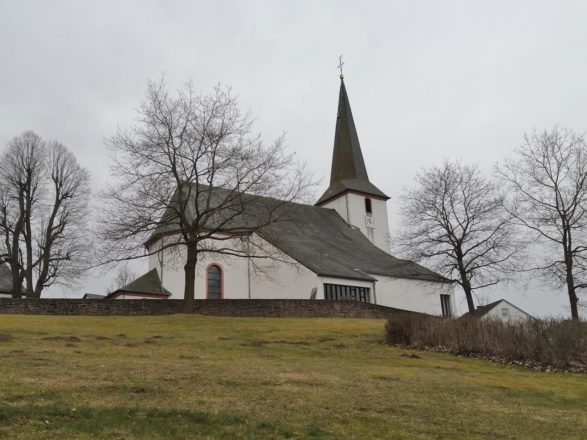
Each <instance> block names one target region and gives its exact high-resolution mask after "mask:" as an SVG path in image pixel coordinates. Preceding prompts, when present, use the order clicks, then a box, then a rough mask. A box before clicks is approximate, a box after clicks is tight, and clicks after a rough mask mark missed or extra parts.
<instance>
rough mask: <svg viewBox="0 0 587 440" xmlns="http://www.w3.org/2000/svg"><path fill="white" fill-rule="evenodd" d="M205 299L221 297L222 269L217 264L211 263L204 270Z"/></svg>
mask: <svg viewBox="0 0 587 440" xmlns="http://www.w3.org/2000/svg"><path fill="white" fill-rule="evenodd" d="M206 281H207V290H206V298H207V299H222V297H223V296H224V295H223V292H222V287H223V286H222V284H223V283H222V282H223V280H222V269H221V268H220V266H218V265H217V264H211V265H210V266H208V269H207V271H206Z"/></svg>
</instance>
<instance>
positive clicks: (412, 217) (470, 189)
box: [395, 162, 521, 312]
mask: <svg viewBox="0 0 587 440" xmlns="http://www.w3.org/2000/svg"><path fill="white" fill-rule="evenodd" d="M416 182H417V185H416V187H415V188H413V189H409V190H407V191H406V192H405V193H404V195H403V197H402V206H401V214H402V225H401V229H400V232H399V234H398V236H397V238H396V240H395V241H396V243H397V245H398V246H399V248H400V251H401V252H402V253H403V254H404V255H406V256H407V257H408V258H410V259H413V260H416V261H422V260H425V261H426V264H427V265H429V266H430V267H432V268H433V269H435V270H436V271H438V272H440V273H442V274H443V275H444V276H446V277H447V278H448V279H451V280H453V281H455V282H456V283H458V284H459V285H460V286H461V287H462V288H463V291H464V292H465V296H466V299H467V305H468V308H469V311H470V312H473V311H474V310H475V304H474V301H473V293H474V291H475V290H477V289H481V288H484V287H487V286H492V285H494V284H497V283H499V282H500V281H503V280H505V279H507V277H508V274H509V271H510V269H511V266H512V264H513V263H514V260H515V259H514V257H515V256H517V255H519V254H520V251H521V247H520V245H519V243H518V242H517V241H515V240H514V234H513V230H512V225H511V223H510V219H509V217H508V215H506V213H505V211H504V210H503V208H502V197H501V196H500V195H499V194H498V192H497V191H496V188H495V186H494V184H493V183H492V182H490V181H489V180H488V179H486V178H485V177H483V176H482V175H481V173H480V171H479V169H478V168H477V167H476V166H467V165H461V164H460V163H458V162H453V163H451V162H445V163H444V165H443V166H442V167H435V168H430V169H425V170H423V171H422V172H421V173H420V174H418V176H417V177H416Z"/></svg>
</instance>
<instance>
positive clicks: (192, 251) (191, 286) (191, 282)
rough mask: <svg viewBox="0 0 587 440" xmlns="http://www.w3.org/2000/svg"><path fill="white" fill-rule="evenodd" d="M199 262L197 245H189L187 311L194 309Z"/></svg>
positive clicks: (185, 299) (185, 303) (185, 308)
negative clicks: (197, 265)
mask: <svg viewBox="0 0 587 440" xmlns="http://www.w3.org/2000/svg"><path fill="white" fill-rule="evenodd" d="M197 262H198V249H197V247H196V246H195V245H191V246H190V245H188V247H187V260H186V262H185V266H184V267H183V268H184V271H185V289H184V293H183V301H184V311H185V312H186V313H189V312H192V311H193V310H194V294H195V281H196V263H197Z"/></svg>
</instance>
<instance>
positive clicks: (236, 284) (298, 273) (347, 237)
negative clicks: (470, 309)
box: [108, 75, 455, 317]
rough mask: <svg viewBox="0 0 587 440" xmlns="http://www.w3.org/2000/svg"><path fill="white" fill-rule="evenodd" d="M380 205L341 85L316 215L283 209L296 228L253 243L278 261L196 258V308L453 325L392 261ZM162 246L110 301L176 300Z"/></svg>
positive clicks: (178, 271)
mask: <svg viewBox="0 0 587 440" xmlns="http://www.w3.org/2000/svg"><path fill="white" fill-rule="evenodd" d="M251 197H255V196H251ZM388 200H389V197H388V196H387V195H385V193H384V192H383V191H381V190H380V189H379V188H377V187H376V186H375V185H374V184H373V183H372V182H371V181H370V180H369V176H368V174H367V168H366V166H365V161H364V159H363V154H362V151H361V146H360V143H359V137H358V134H357V130H356V127H355V123H354V120H353V115H352V112H351V106H350V102H349V98H348V95H347V91H346V88H345V83H344V79H343V77H342V75H341V83H340V93H339V100H338V114H337V119H336V129H335V134H334V150H333V153H332V167H331V174H330V185H329V187H328V188H327V189H326V191H325V192H324V194H322V196H321V197H320V198H319V199H318V201H317V202H316V203H315V204H314V205H309V204H301V203H288V209H289V210H290V211H291V213H292V215H293V217H294V218H295V221H293V222H286V223H275V224H272V225H270V226H268V227H267V228H266V230H260V231H259V232H258V233H257V234H255V237H254V240H256V241H257V243H258V244H260V245H262V246H264V247H265V248H271V249H272V251H273V252H274V254H275V255H278V256H279V257H278V258H274V259H271V260H270V261H263V260H262V261H257V262H253V261H251V260H252V259H251V258H243V257H240V256H229V255H218V254H215V253H207V254H205V255H204V256H203V257H200V259H199V260H198V264H197V267H196V279H195V298H196V299H247V298H248V299H318V300H356V301H362V302H367V303H373V304H379V305H383V306H388V307H394V308H397V309H404V310H410V311H416V312H421V313H427V314H430V315H437V316H447V317H448V316H453V315H454V312H455V300H454V286H453V284H452V283H451V282H450V281H448V280H447V279H445V278H444V277H442V276H441V275H439V274H437V273H435V272H433V271H431V270H429V269H427V268H425V267H423V266H421V265H419V264H417V263H415V262H412V261H408V260H403V259H399V258H396V257H394V256H393V255H391V244H390V234H389V223H388V215H387V201H388ZM160 240H164V234H161V235H157V234H154V235H153V237H152V238H151V239H150V240H149V241H148V242H147V243H146V246H147V249H148V251H149V254H151V255H150V257H149V271H148V272H147V273H146V274H144V275H143V276H141V277H139V278H138V279H136V280H134V281H133V282H131V283H130V284H128V285H126V286H124V287H121V288H120V289H118V290H116V291H115V292H112V293H111V294H109V295H108V298H111V299H131V298H135V299H136V298H151V299H182V298H183V292H184V277H185V275H184V270H183V264H182V262H181V260H180V259H175V260H174V259H173V258H171V257H170V256H166V255H161V254H165V252H156V250H157V249H158V248H160V247H161V242H160ZM176 260H179V261H176Z"/></svg>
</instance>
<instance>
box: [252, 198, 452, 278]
mask: <svg viewBox="0 0 587 440" xmlns="http://www.w3.org/2000/svg"><path fill="white" fill-rule="evenodd" d="M287 209H288V210H289V214H288V219H287V220H285V221H280V222H276V223H272V224H270V225H268V226H267V227H264V228H262V229H261V231H260V232H259V235H260V236H261V237H262V238H264V239H265V240H267V241H268V242H269V243H271V244H272V245H274V246H275V247H277V248H278V249H280V250H281V251H283V252H284V253H286V254H287V255H289V256H290V257H292V258H293V259H295V260H296V261H298V262H299V263H300V264H302V265H304V266H306V267H307V268H308V269H310V270H311V271H312V272H314V273H316V274H318V275H322V276H331V277H335V278H349V279H355V280H365V281H374V280H375V278H374V277H373V276H372V275H383V276H389V277H396V278H410V279H419V280H425V281H437V282H448V280H446V279H445V278H444V277H442V276H441V275H439V274H437V273H435V272H433V271H431V270H429V269H426V268H425V267H423V266H420V265H419V264H417V263H414V262H412V261H408V260H402V259H399V258H396V257H393V256H392V255H390V254H388V253H387V252H385V251H383V250H381V249H379V248H378V247H377V246H375V245H374V244H373V243H371V242H370V241H369V239H368V238H367V237H365V235H363V233H362V232H361V231H360V230H358V229H356V228H354V227H352V226H350V225H349V224H347V223H346V222H345V221H344V220H343V218H342V217H341V216H340V215H339V214H338V213H337V212H336V211H335V210H333V209H328V208H321V207H318V206H311V205H303V204H298V203H291V204H290V205H288V207H287Z"/></svg>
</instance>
